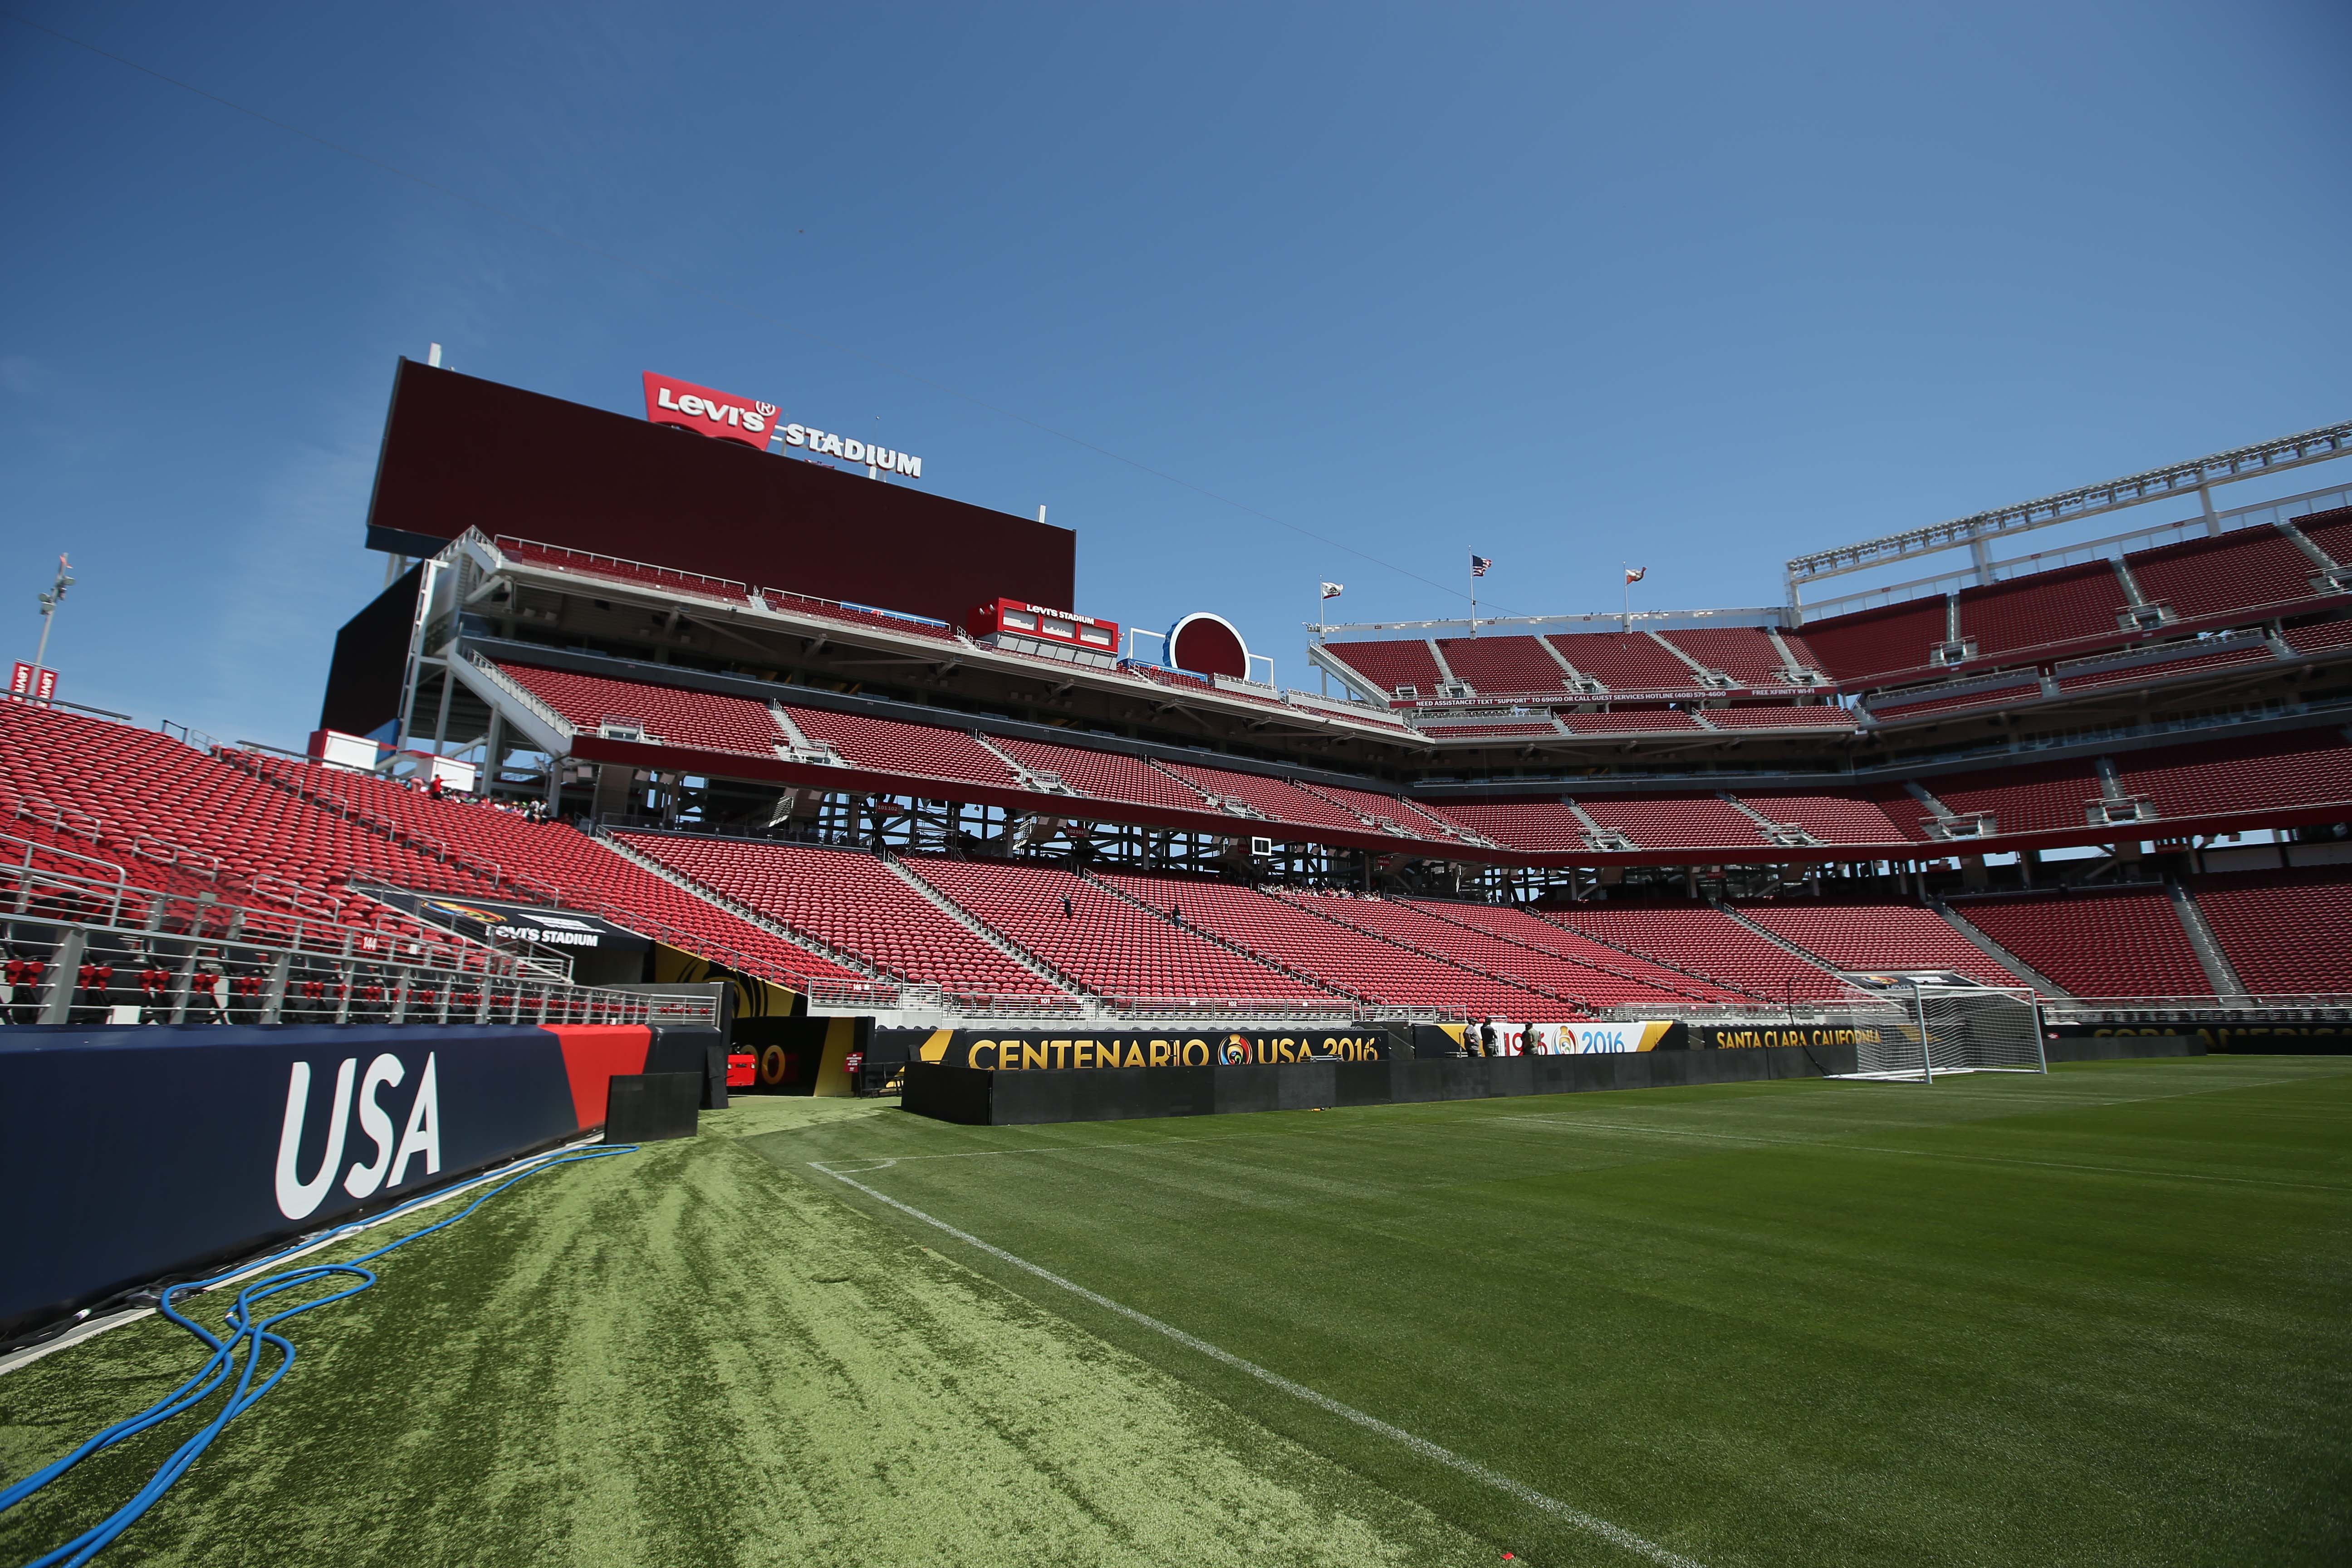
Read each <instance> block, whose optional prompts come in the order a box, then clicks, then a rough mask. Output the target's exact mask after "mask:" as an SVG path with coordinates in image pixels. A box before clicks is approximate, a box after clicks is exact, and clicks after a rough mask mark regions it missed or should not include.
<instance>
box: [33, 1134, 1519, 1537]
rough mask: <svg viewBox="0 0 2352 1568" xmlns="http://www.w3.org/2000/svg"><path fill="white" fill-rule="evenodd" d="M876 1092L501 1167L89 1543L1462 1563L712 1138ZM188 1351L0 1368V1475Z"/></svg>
mask: <svg viewBox="0 0 2352 1568" xmlns="http://www.w3.org/2000/svg"><path fill="white" fill-rule="evenodd" d="M844 1117H845V1118H848V1119H851V1120H855V1121H860V1122H862V1123H872V1122H875V1121H881V1120H885V1119H895V1118H897V1117H898V1112H896V1111H895V1110H887V1109H886V1108H885V1107H883V1106H881V1105H878V1104H876V1103H874V1102H866V1103H863V1104H856V1105H845V1104H842V1103H839V1102H814V1103H813V1102H810V1101H806V1100H799V1101H793V1100H751V1101H747V1102H745V1103H744V1104H743V1105H742V1106H741V1107H740V1109H739V1110H730V1111H727V1112H723V1113H719V1114H716V1115H711V1116H707V1117H706V1118H705V1125H706V1128H707V1129H709V1132H708V1134H707V1135H706V1136H704V1137H702V1138H698V1139H696V1140H692V1141H689V1142H675V1143H663V1144H654V1145H650V1146H648V1147H647V1148H646V1149H645V1150H644V1151H643V1152H640V1153H638V1154H635V1155H629V1156H625V1157H623V1158H620V1159H614V1160H608V1161H601V1162H597V1163H594V1164H593V1165H591V1166H585V1167H581V1168H576V1169H573V1170H569V1171H566V1172H565V1173H562V1174H561V1175H554V1176H549V1177H545V1178H542V1179H541V1180H540V1181H538V1182H534V1183H530V1184H524V1185H523V1186H521V1187H519V1188H517V1189H515V1191H514V1192H513V1193H511V1194H506V1195H505V1196H504V1197H502V1198H501V1199H499V1201H498V1202H497V1203H496V1204H495V1205H493V1206H491V1207H488V1208H486V1209H484V1210H483V1211H482V1212H481V1213H480V1214H478V1215H476V1216H474V1217H473V1218H472V1219H470V1220H468V1221H467V1222H466V1224H465V1225H463V1226H458V1227H456V1228H453V1229H451V1230H449V1231H446V1232H444V1233H442V1234H440V1235H438V1236H436V1237H430V1238H427V1239H425V1240H424V1241H421V1242H419V1243H417V1244H416V1245H415V1247H412V1248H409V1249H406V1250H404V1251H403V1252H402V1253H399V1254H396V1255H394V1258H390V1259H387V1265H386V1267H385V1268H384V1272H383V1282H382V1283H381V1284H379V1285H378V1286H377V1287H376V1288H375V1289H373V1290H372V1291H370V1292H368V1293H367V1294H365V1295H362V1296H361V1297H358V1298H356V1299H354V1300H351V1301H347V1302H341V1303H338V1304H337V1305H335V1306H333V1307H330V1308H328V1309H326V1310H323V1311H321V1312H320V1314H319V1315H318V1316H317V1317H315V1318H306V1319H302V1320H299V1321H298V1323H297V1325H296V1326H295V1330H294V1335H293V1337H294V1339H295V1341H296V1342H297V1344H298V1346H299V1352H300V1357H299V1361H298V1363H296V1366H295V1369H294V1371H293V1373H291V1375H289V1378H288V1380H287V1382H286V1384H284V1385H283V1387H282V1388H281V1389H280V1390H279V1391H278V1393H277V1394H274V1395H272V1396H271V1398H270V1399H268V1401H265V1402H264V1403H263V1404H261V1405H258V1406H257V1407H256V1408H255V1409H254V1410H253V1411H252V1412H251V1413H250V1414H248V1415H246V1416H245V1417H243V1418H241V1419H240V1420H239V1421H238V1422H237V1423H236V1425H235V1426H232V1427H231V1428H230V1429H229V1431H228V1433H227V1434H226V1436H224V1437H223V1438H222V1439H221V1440H220V1441H219V1442H218V1443H217V1444H215V1447H214V1448H213V1449H212V1450H211V1452H209V1453H208V1454H207V1455H206V1456H205V1458H204V1459H203V1460H202V1461H200V1462H199V1463H198V1465H197V1466H196V1468H194V1470H193V1471H192V1472H191V1473H190V1474H189V1476H188V1477H187V1479H185V1480H184V1481H183V1482H182V1483H181V1484H180V1485H179V1486H178V1487H177V1488H176V1489H174V1490H173V1493H172V1494H171V1495H170V1496H169V1497H168V1498H167V1499H166V1500H164V1501H163V1503H162V1504H161V1505H159V1506H158V1507H157V1508H156V1509H155V1510H153V1511H152V1512H151V1513H150V1514H149V1515H148V1516H147V1517H146V1519H145V1520H143V1521H141V1522H140V1523H139V1524H138V1525H136V1526H134V1527H133V1529H132V1530H131V1531H130V1532H129V1533H128V1534H126V1535H125V1537H124V1538H123V1540H122V1541H121V1542H120V1543H119V1544H118V1545H117V1546H116V1547H115V1548H114V1549H113V1552H114V1556H113V1557H112V1558H110V1559H109V1560H115V1561H121V1562H124V1563H132V1562H136V1563H191V1564H194V1563H201V1564H239V1565H247V1564H313V1563H324V1562H334V1563H383V1564H399V1565H401V1568H414V1565H415V1564H421V1563H448V1564H547V1563H579V1564H604V1563H611V1564H646V1565H655V1564H660V1565H672V1564H682V1563H693V1564H706V1563H708V1564H732V1563H745V1564H751V1563H759V1564H770V1563H773V1564H787V1563H841V1564H850V1563H856V1564H859V1565H862V1568H871V1565H873V1564H877V1563H973V1564H982V1565H987V1564H1004V1565H1013V1564H1026V1563H1073V1564H1076V1563H1086V1564H1095V1563H1165V1564H1191V1563H1256V1562H1261V1561H1264V1560H1265V1558H1266V1557H1267V1556H1269V1555H1271V1556H1276V1557H1279V1558H1280V1559H1282V1560H1283V1561H1285V1562H1290V1563H1314V1564H1330V1565H1334V1568H1337V1565H1339V1564H1359V1563H1384V1564H1396V1565H1398V1568H1412V1565H1419V1564H1424V1563H1434V1564H1454V1565H1460V1568H1468V1565H1470V1564H1474V1563H1475V1564H1484V1563H1492V1562H1494V1561H1496V1548H1495V1547H1494V1546H1493V1545H1492V1544H1491V1543H1490V1542H1486V1541H1483V1540H1477V1539H1475V1538H1473V1537H1472V1536H1470V1535H1468V1534H1467V1533H1465V1531H1462V1530H1460V1529H1459V1528H1458V1527H1455V1526H1453V1525H1450V1524H1448V1523H1445V1522H1444V1521H1440V1520H1439V1519H1437V1518H1436V1517H1434V1516H1433V1514H1431V1513H1430V1512H1429V1511H1428V1510H1425V1509H1423V1508H1421V1507H1420V1506H1418V1505H1416V1504H1414V1503H1412V1502H1411V1501H1409V1500H1403V1499H1401V1498H1399V1497H1397V1496H1395V1495H1393V1494H1391V1493H1389V1492H1387V1491H1384V1490H1383V1489H1381V1488H1379V1487H1378V1486H1376V1485H1372V1484H1368V1483H1367V1482H1366V1481H1365V1480H1363V1479H1361V1478H1360V1477H1358V1476H1355V1475H1353V1474H1351V1473H1349V1471H1347V1470H1346V1469H1344V1468H1341V1467H1339V1466H1338V1465H1335V1464H1333V1463H1332V1462H1331V1461H1329V1460H1328V1459H1326V1458H1321V1457H1319V1456H1318V1455H1316V1454H1315V1453H1313V1452H1311V1451H1310V1450H1308V1449H1307V1448H1306V1447H1302V1446H1300V1445H1298V1444H1296V1443H1293V1442H1291V1441H1288V1440H1286V1439H1285V1438H1283V1437H1282V1436H1278V1435H1276V1434H1275V1433H1273V1432H1270V1431H1268V1430H1266V1429H1265V1428H1264V1427H1262V1426H1257V1425H1256V1424H1255V1423H1253V1422H1251V1421H1249V1420H1248V1419H1246V1418H1245V1417H1243V1416H1240V1415H1236V1414H1235V1413H1234V1411H1233V1410H1231V1409H1230V1408H1229V1407H1227V1406H1225V1405H1220V1404H1218V1403H1216V1402H1215V1401H1213V1400H1212V1399H1210V1398H1208V1397H1206V1396H1204V1395H1203V1394H1201V1393H1199V1392H1198V1391H1196V1390H1194V1389H1193V1388H1192V1387H1191V1386H1189V1385H1188V1384H1186V1383H1185V1382H1183V1381H1182V1380H1181V1379H1179V1378H1176V1377H1172V1376H1171V1375H1169V1374H1168V1373H1165V1372H1162V1371H1160V1370H1158V1369H1156V1368H1154V1367H1152V1366H1150V1365H1149V1364H1147V1363H1143V1362H1140V1361H1139V1360H1137V1359H1136V1358H1134V1357H1132V1356H1130V1355H1128V1354H1126V1353H1124V1352H1120V1351H1118V1350H1117V1349H1115V1348H1114V1347H1111V1346H1109V1345H1107V1344H1105V1343H1104V1342H1102V1341H1101V1340H1100V1339H1099V1338H1097V1337H1096V1336H1094V1335H1092V1334H1089V1333H1087V1332H1085V1331H1082V1330H1080V1329H1078V1328H1076V1327H1075V1326H1073V1325H1072V1324H1070V1323H1069V1322H1068V1321H1066V1319H1065V1318H1064V1317H1062V1316H1060V1315H1057V1314H1053V1313H1048V1312H1046V1311H1043V1310H1039V1309H1037V1308H1036V1307H1034V1306H1032V1305H1031V1304H1029V1303H1027V1302H1026V1301H1024V1300H1021V1299H1019V1298H1018V1297H1015V1296H1013V1295H1010V1294H1008V1293H1006V1292H1005V1291H1003V1289H999V1288H998V1287H997V1286H995V1285H994V1284H992V1283H991V1282H990V1281H988V1280H986V1279H982V1278H980V1277H979V1276H977V1275H975V1274H973V1273H971V1271H970V1270H969V1269H967V1268H965V1267H964V1266H963V1265H962V1263H961V1261H959V1260H955V1259H950V1258H946V1257H943V1256H941V1255H940V1253H939V1252H936V1251H934V1250H932V1249H931V1248H929V1247H925V1246H922V1245H919V1243H918V1242H917V1241H916V1240H914V1239H912V1238H910V1237H908V1236H907V1235H905V1234H904V1233H903V1232H901V1231H899V1230H898V1229H897V1228H895V1227H890V1226H880V1225H877V1224H876V1223H875V1222H874V1221H872V1220H871V1219H870V1218H868V1217H867V1216H866V1215H863V1214H860V1213H857V1212H856V1211H854V1210H852V1209H850V1208H848V1207H845V1205H842V1204H841V1203H840V1202H838V1201H837V1200H836V1198H835V1196H834V1195H833V1194H831V1193H827V1192H821V1191H819V1190H818V1189H816V1188H815V1187H814V1186H812V1185H810V1184H807V1183H805V1182H803V1181H801V1180H799V1179H797V1178H796V1177H793V1176H792V1175H789V1174H787V1173H784V1172H782V1171H781V1170H779V1169H778V1168H777V1167H776V1166H775V1165H773V1164H772V1163H769V1162H767V1161H765V1160H762V1159H761V1158H759V1157H758V1156H756V1155H754V1154H752V1153H751V1152H749V1151H748V1150H747V1149H746V1148H745V1146H744V1145H743V1144H742V1143H740V1142H738V1141H736V1139H735V1138H733V1137H731V1136H729V1134H730V1133H740V1132H743V1131H751V1130H755V1129H757V1128H759V1127H761V1126H774V1125H777V1124H780V1123H784V1122H802V1121H816V1122H823V1121H827V1120H830V1119H838V1118H844ZM382 1239H383V1237H382V1236H380V1235H379V1236H376V1237H372V1238H371V1242H370V1243H369V1244H371V1245H372V1244H374V1243H378V1242H381V1240H382ZM933 1239H938V1238H936V1237H934V1238H933ZM322 1256H326V1255H322ZM206 1305H207V1307H208V1308H210V1310H212V1311H214V1312H216V1311H217V1310H218V1305H219V1303H218V1302H217V1301H214V1302H208V1303H207V1304H206ZM194 1359H196V1358H195V1356H194V1352H193V1349H192V1342H190V1341H189V1340H188V1339H187V1338H186V1337H185V1336H184V1334H182V1333H181V1332H180V1331H177V1330H174V1329H172V1328H170V1327H169V1326H168V1325H166V1324H163V1323H162V1322H160V1321H154V1320H148V1321H142V1322H139V1323H134V1324H131V1325H129V1326H127V1327H124V1328H122V1329H120V1330H117V1331H113V1332H110V1333H108V1334H105V1335H102V1336H100V1337H99V1338H97V1339H95V1340H92V1341H90V1342H87V1343H84V1344H79V1345H76V1346H73V1347H71V1348H69V1349H68V1350H65V1351H62V1352H58V1353H57V1354H55V1355H52V1356H49V1357H47V1358H45V1359H43V1360H41V1361H38V1362H36V1363H32V1364H30V1365H28V1366H26V1367H24V1368H22V1369H20V1370H19V1371H17V1372H15V1373H10V1374H8V1375H7V1376H5V1377H0V1472H5V1473H6V1474H8V1475H12V1476H13V1475H21V1474H23V1473H24V1472H25V1471H26V1470H28V1469H30V1468H34V1467H35V1466H37V1465H38V1464H40V1463H42V1462H44V1461H46V1460H47V1459H48V1458H53V1457H54V1456H55V1455H57V1454H58V1453H60V1452H62V1451H64V1450H65V1449H66V1448H68V1447H71V1446H72V1444H73V1443H74V1442H75V1441H77V1440H79V1438H80V1437H81V1436H84V1435H85V1434H86V1433H88V1432H89V1431H91V1430H94V1429H96V1428H97V1427H98V1426H102V1425H104V1424H105V1423H107V1422H109V1421H110V1420H114V1419H117V1418H119V1417H121V1415H126V1414H128V1413H130V1412H131V1411H132V1410H135V1409H137V1408H138V1407H140V1406H141V1405H144V1404H146V1403H147V1402H148V1401H149V1400H151V1399H152V1398H154V1397H155V1396H157V1395H158V1394H162V1393H163V1392H165V1391H166V1390H168V1389H169V1388H170V1387H172V1386H173V1384H176V1383H177V1382H178V1381H179V1379H180V1378H181V1377H182V1376H184V1373H185V1371H186V1369H187V1368H188V1367H189V1366H190V1365H191V1364H192V1363H193V1362H194ZM185 1433H186V1427H185V1424H180V1425H179V1426H173V1427H167V1428H165V1429H163V1431H162V1432H160V1433H159V1434H157V1435H155V1436H152V1437H149V1438H146V1439H142V1440H135V1441H133V1442H131V1443H129V1444H125V1445H124V1446H123V1447H121V1448H120V1449H117V1450H115V1451H112V1452H110V1453H109V1454H107V1455H104V1456H101V1457H100V1458H97V1459H94V1460H92V1461H90V1462H89V1463H87V1464H86V1465H84V1466H83V1467H81V1468H79V1470H77V1471H75V1472H73V1473H72V1475H71V1476H70V1477H69V1478H68V1480H66V1481H65V1482H63V1483H61V1484H60V1485H58V1486H57V1487H54V1488H52V1489H50V1490H48V1491H47V1492H45V1493H43V1494H41V1495H40V1496H39V1497H37V1499H35V1500H32V1501H30V1502H28V1503H26V1504H25V1505H23V1506H21V1507H19V1508H17V1509H16V1510H11V1511H10V1512H9V1513H8V1514H6V1515H0V1561H5V1562H12V1563H13V1562H21V1561H25V1560H26V1559H29V1558H31V1557H34V1556H36V1555H37V1554H38V1553H39V1552H42V1551H45V1550H47V1548H48V1547H50V1546H52V1545H54V1544H56V1543H57V1542H61V1541H63V1540H66V1539H67V1538H68V1537H70V1536H71V1535H73V1534H74V1533H75V1532H76V1531H79V1530H80V1529H81V1528H83V1527H84V1526H86V1525H87V1524H88V1523H89V1522H91V1521H94V1520H96V1519H97V1518H99V1517H100V1516H101V1515H102V1514H103V1513H105V1512H106V1511H107V1510H109V1509H110V1508H111V1507H113V1506H114V1505H115V1504H116V1503H118V1502H119V1501H121V1500H122V1499H123V1498H124V1497H126V1496H128V1495H129V1494H130V1492H131V1490H132V1489H134V1488H135V1487H136V1486H137V1485H138V1483H139V1481H140V1480H141V1479H143V1478H144V1477H145V1476H146V1475H147V1474H148V1473H150V1472H151V1471H152V1469H153V1468H154V1466H155V1465H156V1463H157V1462H158V1461H159V1460H160V1459H161V1458H163V1455H164V1454H165V1453H166V1452H168V1450H169V1447H171V1446H172V1445H173V1444H175V1443H176V1442H177V1441H179V1440H180V1438H181V1437H183V1436H185Z"/></svg>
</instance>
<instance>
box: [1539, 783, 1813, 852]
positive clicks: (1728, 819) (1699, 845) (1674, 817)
mask: <svg viewBox="0 0 2352 1568" xmlns="http://www.w3.org/2000/svg"><path fill="white" fill-rule="evenodd" d="M1577 804H1579V805H1581V806H1583V807H1584V814H1585V815H1586V816H1590V817H1591V818H1592V820H1593V821H1595V822H1597V823H1599V824H1600V825H1601V826H1603V827H1606V828H1612V829H1614V830H1615V831H1617V832H1619V833H1622V834H1623V835H1625V837H1628V838H1631V839H1632V840H1633V842H1634V843H1635V844H1637V845H1639V846H1640V847H1643V848H1644V849H1712V848H1718V847H1721V848H1753V847H1757V846H1759V845H1761V844H1766V843H1769V842H1770V840H1769V839H1767V838H1766V837H1764V831H1763V829H1762V828H1760V827H1759V826H1757V825H1756V823H1755V820H1754V819H1753V818H1751V817H1749V816H1748V815H1747V814H1746V813H1745V812H1743V811H1741V810H1740V809H1739V808H1738V806H1736V805H1732V804H1731V803H1730V802H1729V801H1727V800H1718V799H1717V798H1716V797H1715V796H1713V795H1656V796H1652V797H1650V798H1647V799H1642V800H1624V799H1617V798H1612V797H1606V796H1597V795H1596V796H1591V797H1580V798H1579V800H1578V802H1577Z"/></svg>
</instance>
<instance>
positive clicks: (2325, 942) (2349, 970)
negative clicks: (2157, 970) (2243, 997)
mask: <svg viewBox="0 0 2352 1568" xmlns="http://www.w3.org/2000/svg"><path fill="white" fill-rule="evenodd" d="M2189 891H2190V894H2191V896H2192V897H2194V898H2195V899H2196V900H2197V908H2198V909H2199V910H2200V911H2201V912H2202V913H2203V914H2204V916H2205V923H2206V924H2207V925H2209V926H2210V927H2212V928H2213V936H2214V939H2215V940H2216V941H2218V942H2220V943H2221V952H2222V954H2223V955H2224V956H2225V957H2227V958H2228V959H2229V961H2230V967H2231V969H2233V970H2235V971H2236V972H2237V974H2238V979H2239V980H2240V981H2241V982H2242V984H2244V985H2245V987H2246V989H2247V990H2248V991H2250V992H2252V993H2253V994H2255V995H2257V996H2321V995H2326V996H2343V995H2352V872H2347V870H2346V869H2345V868H2342V867H2336V866H2331V867H2326V868H2313V869H2310V870H2293V871H2232V872H2221V873H2217V874H2211V875H2207V876H2201V877H2192V878H2190V879H2189Z"/></svg>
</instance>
